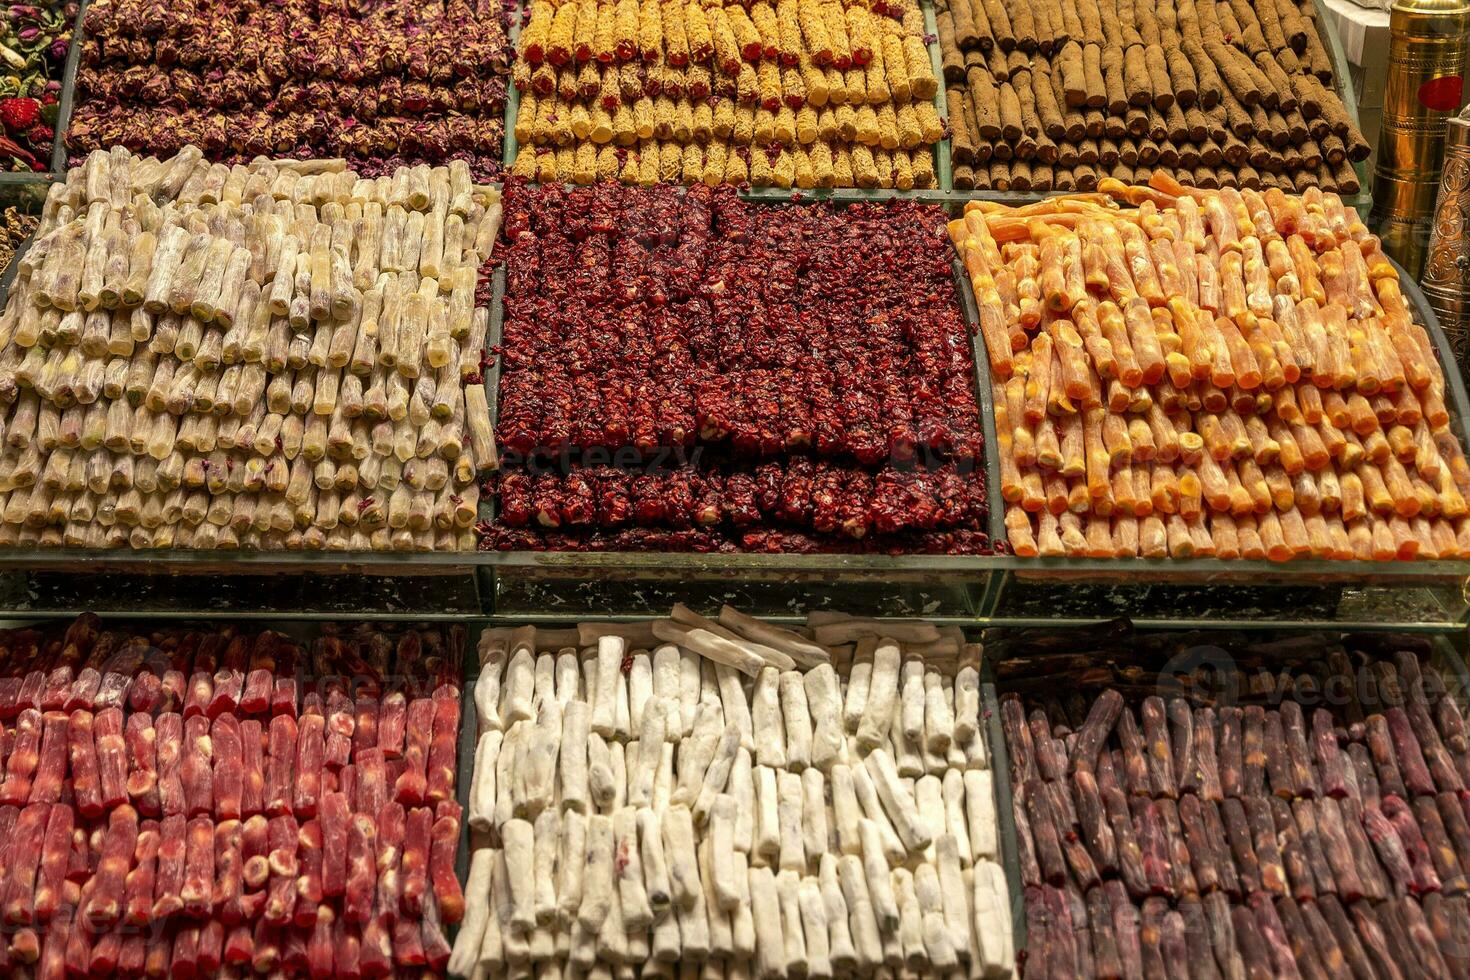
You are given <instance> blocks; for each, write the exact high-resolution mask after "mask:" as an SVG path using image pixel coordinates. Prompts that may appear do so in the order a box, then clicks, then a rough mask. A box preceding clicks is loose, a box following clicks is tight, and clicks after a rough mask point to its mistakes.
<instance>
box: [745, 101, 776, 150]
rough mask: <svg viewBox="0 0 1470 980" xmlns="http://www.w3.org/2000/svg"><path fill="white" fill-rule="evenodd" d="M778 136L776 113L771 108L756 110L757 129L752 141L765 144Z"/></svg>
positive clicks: (761, 144)
mask: <svg viewBox="0 0 1470 980" xmlns="http://www.w3.org/2000/svg"><path fill="white" fill-rule="evenodd" d="M775 138H776V114H775V113H773V112H771V110H769V109H757V110H755V130H754V132H753V134H752V136H751V142H753V143H755V144H756V145H758V146H765V145H766V144H767V143H769V142H771V141H772V140H774V139H775Z"/></svg>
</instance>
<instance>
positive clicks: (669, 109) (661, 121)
mask: <svg viewBox="0 0 1470 980" xmlns="http://www.w3.org/2000/svg"><path fill="white" fill-rule="evenodd" d="M675 112H677V107H676V106H675V104H674V100H673V99H671V98H669V97H668V96H667V95H660V96H659V97H658V98H656V99H654V100H653V135H654V136H656V137H658V138H659V139H661V140H669V139H673V138H674V114H675Z"/></svg>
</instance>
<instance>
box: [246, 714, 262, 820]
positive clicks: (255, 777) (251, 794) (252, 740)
mask: <svg viewBox="0 0 1470 980" xmlns="http://www.w3.org/2000/svg"><path fill="white" fill-rule="evenodd" d="M264 739H265V731H264V729H263V728H262V727H261V724H260V722H259V721H256V720H255V719H254V718H247V719H245V720H244V721H242V722H240V815H241V816H242V817H253V816H255V815H256V814H257V813H263V812H264V811H265V741H264Z"/></svg>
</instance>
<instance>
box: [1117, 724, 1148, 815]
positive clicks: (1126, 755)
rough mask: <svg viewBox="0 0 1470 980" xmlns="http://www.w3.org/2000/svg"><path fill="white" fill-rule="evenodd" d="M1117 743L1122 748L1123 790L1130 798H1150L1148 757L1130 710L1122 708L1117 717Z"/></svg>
mask: <svg viewBox="0 0 1470 980" xmlns="http://www.w3.org/2000/svg"><path fill="white" fill-rule="evenodd" d="M1117 730H1118V742H1119V743H1120V744H1121V745H1122V746H1123V765H1122V767H1121V768H1120V769H1119V772H1121V773H1122V774H1123V782H1124V788H1125V789H1126V790H1127V792H1128V794H1129V795H1130V796H1152V795H1153V784H1152V782H1151V781H1150V779H1149V766H1148V757H1147V753H1146V750H1145V748H1144V744H1143V735H1142V734H1141V733H1140V732H1139V730H1138V724H1137V723H1136V722H1135V720H1134V718H1133V711H1132V709H1131V708H1128V707H1126V706H1125V707H1124V708H1123V710H1122V712H1121V713H1120V714H1119V715H1118V721H1117Z"/></svg>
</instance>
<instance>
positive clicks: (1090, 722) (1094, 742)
mask: <svg viewBox="0 0 1470 980" xmlns="http://www.w3.org/2000/svg"><path fill="white" fill-rule="evenodd" d="M1122 710H1123V695H1121V694H1119V693H1118V692H1117V691H1114V690H1112V689H1109V690H1106V691H1104V692H1103V693H1102V694H1100V695H1098V698H1097V700H1096V701H1094V702H1093V703H1092V708H1091V710H1089V711H1088V713H1087V720H1086V721H1084V722H1083V723H1082V727H1081V728H1080V729H1078V730H1077V742H1076V745H1075V746H1074V747H1073V750H1072V755H1071V765H1072V771H1073V772H1076V771H1077V770H1079V769H1086V770H1088V771H1091V770H1092V769H1093V767H1094V766H1095V765H1096V764H1097V754H1098V752H1099V751H1100V750H1101V749H1102V747H1103V745H1104V744H1105V743H1106V742H1107V740H1108V736H1109V735H1110V734H1111V733H1112V731H1113V726H1114V725H1115V724H1116V723H1117V720H1118V715H1119V714H1121V713H1122Z"/></svg>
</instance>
